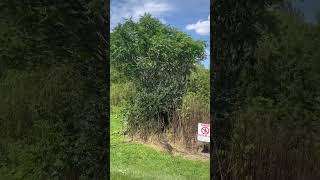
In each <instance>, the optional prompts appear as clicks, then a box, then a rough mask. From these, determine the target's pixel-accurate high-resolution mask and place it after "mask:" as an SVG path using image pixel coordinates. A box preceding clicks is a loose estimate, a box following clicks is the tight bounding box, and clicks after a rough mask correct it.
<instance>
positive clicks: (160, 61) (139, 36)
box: [111, 14, 205, 127]
mask: <svg viewBox="0 0 320 180" xmlns="http://www.w3.org/2000/svg"><path fill="white" fill-rule="evenodd" d="M204 57H205V43H204V42H203V41H195V40H193V39H192V38H191V37H190V36H188V35H186V34H185V33H183V32H180V31H178V30H176V29H174V28H171V27H169V26H167V25H164V24H162V23H161V22H160V21H159V20H157V19H155V18H152V17H151V15H148V14H146V15H144V16H142V17H141V18H140V20H139V21H138V22H134V21H132V20H131V19H128V20H126V21H125V22H124V23H123V24H119V25H118V26H117V27H115V28H114V30H113V32H112V34H111V63H112V65H114V66H115V67H116V68H117V69H118V70H119V71H120V72H121V73H123V74H124V75H125V76H126V77H127V78H128V79H129V80H131V81H132V82H134V84H135V86H136V89H137V94H136V96H135V98H134V102H133V105H132V106H133V108H132V109H131V110H130V111H131V118H130V122H131V126H132V127H133V126H148V125H151V124H155V123H158V125H159V124H163V123H164V126H166V125H167V123H168V122H167V121H168V116H169V114H170V112H171V111H173V110H174V109H175V108H176V107H178V106H179V104H180V103H181V97H182V95H183V94H184V93H185V89H186V83H187V78H188V76H189V75H190V74H191V72H192V70H193V69H194V68H195V66H194V64H195V63H198V62H200V61H201V60H203V59H204ZM158 115H159V116H162V117H161V118H160V119H159V120H158V119H157V118H156V116H158ZM161 119H162V120H164V122H161ZM158 127H160V125H159V126H158Z"/></svg>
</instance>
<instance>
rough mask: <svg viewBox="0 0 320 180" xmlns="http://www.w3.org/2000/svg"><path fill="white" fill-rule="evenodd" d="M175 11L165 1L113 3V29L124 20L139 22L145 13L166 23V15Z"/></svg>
mask: <svg viewBox="0 0 320 180" xmlns="http://www.w3.org/2000/svg"><path fill="white" fill-rule="evenodd" d="M171 10H173V6H172V5H171V4H169V3H168V2H166V1H164V0H126V1H118V2H111V23H110V24H111V27H110V28H111V29H113V28H114V27H115V26H116V25H117V24H118V23H121V22H122V21H123V19H127V18H130V17H131V18H132V20H134V21H137V20H138V19H139V17H140V16H141V15H143V14H145V13H149V14H151V15H152V16H154V17H157V18H159V19H160V21H161V22H164V23H166V21H165V20H164V19H163V16H164V15H165V13H168V12H169V11H171Z"/></svg>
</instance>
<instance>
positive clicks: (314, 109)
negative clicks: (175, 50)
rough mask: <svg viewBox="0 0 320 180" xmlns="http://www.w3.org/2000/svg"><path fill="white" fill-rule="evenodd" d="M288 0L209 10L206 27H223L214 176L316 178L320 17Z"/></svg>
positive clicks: (216, 65)
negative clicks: (307, 15)
mask: <svg viewBox="0 0 320 180" xmlns="http://www.w3.org/2000/svg"><path fill="white" fill-rule="evenodd" d="M288 2H289V1H286V2H285V3H284V2H281V3H280V1H268V0H266V1H259V2H258V1H257V2H250V3H248V4H247V5H246V6H244V5H243V4H244V3H240V2H235V7H237V8H236V10H235V11H234V12H233V14H232V15H230V14H224V13H220V14H217V17H215V18H213V19H214V20H213V23H212V24H211V25H212V26H211V28H216V27H215V26H219V27H224V28H225V29H224V30H223V33H221V34H220V35H219V36H217V37H215V38H216V41H217V45H216V48H217V49H216V52H214V53H217V59H218V60H219V61H213V65H212V67H213V69H212V70H213V71H214V73H215V74H216V76H214V79H213V83H212V84H213V87H212V88H213V94H214V96H213V100H212V105H213V107H212V108H213V114H214V116H213V120H214V124H213V127H214V129H212V130H213V132H214V134H213V136H214V138H215V140H216V142H217V146H216V148H218V150H219V151H218V157H219V160H220V164H218V163H217V162H219V161H218V159H217V157H216V156H215V157H213V158H212V163H211V164H212V165H214V166H215V167H213V168H214V169H215V170H216V171H213V172H215V173H216V174H212V175H213V177H216V178H217V176H219V178H221V176H223V177H224V179H261V180H263V179H266V180H268V179H281V180H284V179H290V180H295V179H297V180H301V179H319V178H320V173H319V171H318V169H319V167H320V159H319V157H320V148H319V147H320V146H319V145H320V138H319V134H320V131H319V130H320V129H319V127H320V101H319V98H320V83H319V82H320V81H319V80H320V66H319V65H320V63H319V62H320V61H319V57H320V41H319V40H320V31H319V30H320V25H319V22H320V21H318V22H315V23H314V24H311V23H307V22H306V21H305V20H304V18H303V17H302V16H301V14H299V12H297V11H296V10H295V9H293V8H292V6H290V3H289V4H288ZM266 4H271V5H274V6H273V8H270V7H267V6H266ZM275 5H277V6H275ZM248 6H249V7H250V8H252V9H251V10H250V12H249V11H246V12H247V13H246V14H245V15H244V14H243V11H242V10H244V9H247V7H248ZM225 8H226V9H227V8H228V3H227V2H221V3H220V5H219V6H217V7H215V6H214V5H213V9H214V12H217V13H219V12H224V11H226V9H225ZM226 12H229V11H226ZM218 16H219V18H218ZM239 17H241V18H239ZM234 18H239V19H237V21H236V22H234V23H233V24H232V23H231V24H230V21H232V20H233V19H234ZM219 27H217V28H219ZM224 32H225V33H224ZM229 37H234V39H233V41H231V40H228V39H229ZM219 170H220V171H219Z"/></svg>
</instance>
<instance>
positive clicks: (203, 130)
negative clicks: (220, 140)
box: [201, 127, 209, 134]
mask: <svg viewBox="0 0 320 180" xmlns="http://www.w3.org/2000/svg"><path fill="white" fill-rule="evenodd" d="M201 132H202V134H209V128H207V127H203V128H201Z"/></svg>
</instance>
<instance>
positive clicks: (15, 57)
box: [0, 0, 108, 179]
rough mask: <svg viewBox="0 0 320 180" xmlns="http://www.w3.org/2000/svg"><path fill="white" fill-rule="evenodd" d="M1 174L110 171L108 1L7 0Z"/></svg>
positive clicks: (0, 39) (62, 175) (96, 174)
mask: <svg viewBox="0 0 320 180" xmlns="http://www.w3.org/2000/svg"><path fill="white" fill-rule="evenodd" d="M0 7H1V11H0V16H1V19H3V20H4V21H2V24H1V25H3V27H5V28H4V31H3V32H2V33H1V34H0V44H1V51H0V67H1V68H0V79H1V81H0V97H1V99H0V106H1V107H0V120H1V121H0V127H1V131H0V139H1V140H0V151H1V152H0V154H1V155H0V156H1V163H0V176H1V177H7V178H16V179H56V178H59V179H78V178H86V179H87V178H91V179H92V178H93V179H100V178H103V177H106V172H107V164H106V163H105V162H106V161H107V160H106V158H107V153H108V152H107V148H106V144H107V143H106V137H107V134H108V129H107V126H106V121H107V116H106V112H107V94H108V89H107V86H106V74H107V70H108V66H107V61H106V59H105V57H106V54H107V53H108V51H107V47H108V43H107V39H108V33H107V32H108V31H106V28H105V27H107V20H108V17H107V14H106V13H105V11H104V10H103V9H104V8H108V6H105V4H103V3H102V2H101V1H96V0H92V1H81V0H72V1H59V2H51V1H32V2H31V1H28V2H25V1H2V2H1V6H0Z"/></svg>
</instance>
